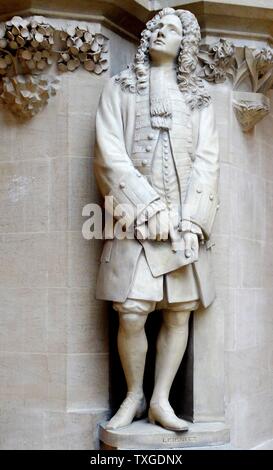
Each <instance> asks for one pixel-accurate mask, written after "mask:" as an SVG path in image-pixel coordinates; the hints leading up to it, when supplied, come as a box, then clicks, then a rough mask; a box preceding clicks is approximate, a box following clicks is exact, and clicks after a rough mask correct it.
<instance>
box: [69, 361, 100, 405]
mask: <svg viewBox="0 0 273 470" xmlns="http://www.w3.org/2000/svg"><path fill="white" fill-rule="evenodd" d="M108 362H109V359H108V355H107V354H105V353H102V354H99V353H96V354H95V353H94V354H69V355H68V356H67V407H68V410H69V411H76V410H89V409H90V408H96V409H97V408H107V406H108Z"/></svg>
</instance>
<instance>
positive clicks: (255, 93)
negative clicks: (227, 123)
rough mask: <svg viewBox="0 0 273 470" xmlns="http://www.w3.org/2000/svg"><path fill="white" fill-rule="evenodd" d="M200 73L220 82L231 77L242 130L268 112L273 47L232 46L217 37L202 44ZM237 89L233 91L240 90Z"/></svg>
mask: <svg viewBox="0 0 273 470" xmlns="http://www.w3.org/2000/svg"><path fill="white" fill-rule="evenodd" d="M199 62H200V65H201V68H200V72H199V75H200V76H201V77H202V78H204V79H205V80H207V81H209V82H214V83H221V82H224V81H225V80H226V79H227V78H230V79H231V81H232V84H233V90H234V100H233V108H234V111H235V114H236V116H237V119H238V120H239V122H240V124H241V126H242V128H243V130H244V131H245V132H247V131H249V130H251V129H252V128H253V127H254V126H255V125H256V124H257V122H258V121H260V120H261V119H262V118H263V117H264V116H265V115H266V114H268V112H269V100H268V98H267V97H266V96H265V95H264V94H265V93H266V92H267V91H268V90H269V89H270V88H272V86H273V51H272V50H271V49H266V48H263V49H261V50H255V49H251V48H249V47H235V46H234V45H232V44H231V43H230V42H229V41H226V40H224V39H220V40H219V41H218V42H217V43H215V44H213V45H202V46H201V48H200V54H199ZM239 91H240V93H236V94H235V92H239Z"/></svg>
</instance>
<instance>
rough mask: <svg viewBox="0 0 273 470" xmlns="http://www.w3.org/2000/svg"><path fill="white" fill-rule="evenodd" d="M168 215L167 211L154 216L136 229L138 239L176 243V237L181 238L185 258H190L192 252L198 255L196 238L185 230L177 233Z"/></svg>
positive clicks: (194, 234)
mask: <svg viewBox="0 0 273 470" xmlns="http://www.w3.org/2000/svg"><path fill="white" fill-rule="evenodd" d="M171 224H172V222H171V220H170V214H169V211H168V210H167V209H164V210H162V211H160V212H157V213H156V214H154V215H153V216H152V217H151V218H150V219H149V221H148V222H144V223H142V224H141V225H139V226H138V227H137V233H138V235H139V238H141V239H143V240H147V239H149V240H158V241H165V240H167V239H168V238H170V239H171V241H174V242H176V241H177V240H178V237H183V240H184V243H185V248H184V250H185V256H186V258H190V257H191V255H192V250H193V251H194V252H195V253H196V254H197V255H198V248H199V243H198V236H197V235H196V233H192V232H191V231H189V230H187V231H185V232H178V231H177V230H175V229H174V227H173V226H172V225H171Z"/></svg>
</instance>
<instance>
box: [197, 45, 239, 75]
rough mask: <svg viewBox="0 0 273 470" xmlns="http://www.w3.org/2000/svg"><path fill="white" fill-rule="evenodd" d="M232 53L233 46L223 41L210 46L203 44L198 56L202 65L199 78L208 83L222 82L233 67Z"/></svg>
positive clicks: (233, 58) (233, 50) (233, 57)
mask: <svg viewBox="0 0 273 470" xmlns="http://www.w3.org/2000/svg"><path fill="white" fill-rule="evenodd" d="M234 52H235V47H234V45H233V44H232V43H231V42H229V41H226V40H225V39H220V40H219V41H218V42H217V43H215V44H212V45H208V44H203V45H202V46H201V47H200V52H199V54H198V58H199V61H200V63H201V64H202V68H201V71H200V73H199V75H200V77H202V78H204V79H205V80H207V81H208V82H214V83H222V82H224V81H225V80H226V78H227V75H229V74H230V72H231V69H232V68H233V67H234V62H235V56H234Z"/></svg>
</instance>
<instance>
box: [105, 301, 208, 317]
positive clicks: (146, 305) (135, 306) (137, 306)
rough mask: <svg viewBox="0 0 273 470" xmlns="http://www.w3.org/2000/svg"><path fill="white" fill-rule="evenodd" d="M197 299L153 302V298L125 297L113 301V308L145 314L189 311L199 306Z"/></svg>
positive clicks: (119, 310) (123, 311)
mask: <svg viewBox="0 0 273 470" xmlns="http://www.w3.org/2000/svg"><path fill="white" fill-rule="evenodd" d="M199 304H200V302H199V300H193V301H191V302H174V303H169V302H168V301H167V300H164V299H163V300H160V301H159V302H155V301H153V300H137V299H129V298H127V299H126V300H125V302H113V308H114V310H117V311H118V312H120V313H136V314H139V315H147V314H148V313H150V312H153V311H154V310H163V311H172V312H191V311H193V310H197V308H198V307H199Z"/></svg>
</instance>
